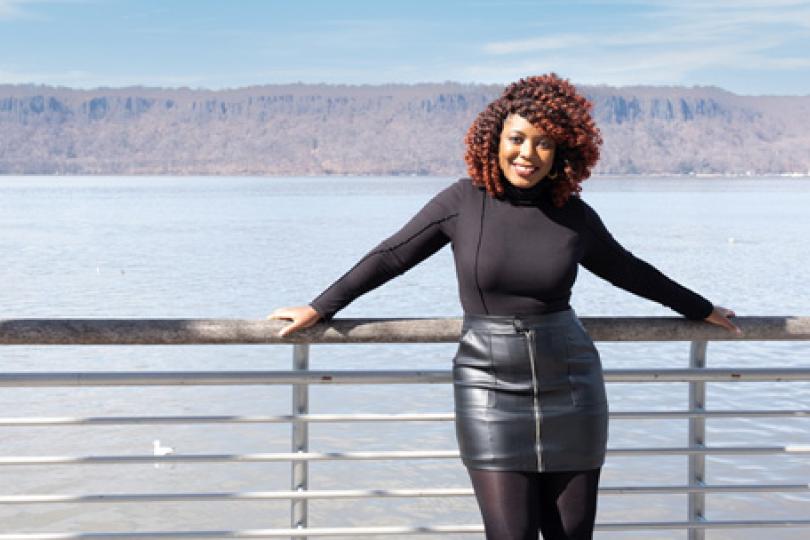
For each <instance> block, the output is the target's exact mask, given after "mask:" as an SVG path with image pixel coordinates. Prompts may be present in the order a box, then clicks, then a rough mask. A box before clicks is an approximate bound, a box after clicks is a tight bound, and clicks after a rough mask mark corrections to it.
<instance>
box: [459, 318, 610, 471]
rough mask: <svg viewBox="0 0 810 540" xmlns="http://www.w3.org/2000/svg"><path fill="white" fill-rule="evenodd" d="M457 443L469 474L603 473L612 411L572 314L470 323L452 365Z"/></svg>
mask: <svg viewBox="0 0 810 540" xmlns="http://www.w3.org/2000/svg"><path fill="white" fill-rule="evenodd" d="M453 387H454V397H455V409H456V437H457V439H458V444H459V449H460V450H461V458H462V460H463V462H464V464H465V465H466V466H467V467H471V468H474V469H490V470H504V471H571V470H586V469H594V468H597V467H601V466H602V464H603V463H604V459H605V448H606V446H607V419H608V409H607V400H606V397H605V384H604V380H603V377H602V366H601V363H600V360H599V353H598V352H597V350H596V348H595V347H594V345H593V341H591V338H590V337H589V336H588V334H587V332H586V331H585V329H584V328H583V327H582V324H581V323H580V322H579V319H577V316H576V314H575V313H574V311H573V310H571V309H569V310H566V311H559V312H555V313H547V314H543V315H533V316H527V317H499V316H483V315H466V316H465V317H464V326H463V329H462V333H461V340H460V343H459V348H458V352H457V354H456V356H455V358H454V359H453Z"/></svg>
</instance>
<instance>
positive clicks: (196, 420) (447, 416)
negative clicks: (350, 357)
mask: <svg viewBox="0 0 810 540" xmlns="http://www.w3.org/2000/svg"><path fill="white" fill-rule="evenodd" d="M610 417H611V418H613V419H616V420H654V419H666V418H748V417H769V418H770V417H777V418H779V417H785V418H810V410H775V409H774V410H748V409H739V410H723V411H703V410H699V411H686V410H683V411H611V412H610ZM454 419H455V414H454V413H451V412H446V413H391V414H387V413H386V414H373V413H358V414H351V413H347V414H302V415H298V416H295V415H291V414H282V415H262V416H252V415H245V416H239V415H226V416H59V417H45V416H42V417H19V418H0V427H31V426H74V425H75V426H117V425H130V424H136V425H137V424H283V423H289V422H293V421H295V422H310V423H321V422H323V423H336V422H449V421H452V420H454Z"/></svg>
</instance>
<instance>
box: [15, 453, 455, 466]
mask: <svg viewBox="0 0 810 540" xmlns="http://www.w3.org/2000/svg"><path fill="white" fill-rule="evenodd" d="M458 455H459V453H458V450H429V451H424V450H402V451H384V452H275V453H265V454H172V455H166V456H153V455H131V456H120V455H118V456H10V457H3V458H0V466H1V465H104V464H110V463H214V462H220V463H237V462H278V461H332V460H367V459H369V460H372V459H379V460H388V459H445V458H455V457H458Z"/></svg>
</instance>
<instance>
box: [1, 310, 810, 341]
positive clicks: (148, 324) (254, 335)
mask: <svg viewBox="0 0 810 540" xmlns="http://www.w3.org/2000/svg"><path fill="white" fill-rule="evenodd" d="M581 320H582V323H583V325H584V326H585V328H586V329H587V330H588V333H589V334H590V335H591V336H592V337H593V339H595V340H597V341H695V340H699V341H712V340H758V341H770V340H810V317H799V316H796V317H792V316H782V317H735V318H734V322H735V323H736V324H737V325H738V326H739V327H740V328H741V329H742V330H743V335H742V336H740V337H738V336H735V335H733V334H731V333H730V332H728V331H726V330H724V329H721V328H718V327H715V326H712V325H708V324H705V323H703V322H698V321H688V320H685V319H683V318H681V317H582V318H581ZM285 324H286V323H285V322H283V321H267V320H239V319H6V320H0V344H4V345H196V344H232V345H233V344H271V343H436V342H453V341H457V340H458V337H459V334H460V332H461V319H459V318H424V319H422V318H416V319H334V320H332V321H329V322H328V323H321V324H317V325H315V326H313V327H312V328H308V329H306V330H304V331H301V332H298V333H296V334H293V335H292V336H290V337H288V338H283V339H282V338H280V337H279V335H278V333H279V331H280V330H281V328H283V327H284V325H285Z"/></svg>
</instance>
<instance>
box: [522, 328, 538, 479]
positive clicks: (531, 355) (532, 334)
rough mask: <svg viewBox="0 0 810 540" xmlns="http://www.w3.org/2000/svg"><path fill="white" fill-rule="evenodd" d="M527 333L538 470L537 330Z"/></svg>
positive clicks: (527, 331)
mask: <svg viewBox="0 0 810 540" xmlns="http://www.w3.org/2000/svg"><path fill="white" fill-rule="evenodd" d="M523 333H524V334H526V345H527V346H528V348H529V363H530V364H531V369H532V408H533V410H534V451H535V453H536V454H537V470H538V471H540V470H542V468H543V467H542V465H543V458H542V448H541V446H540V399H539V396H538V390H537V371H536V370H535V358H534V344H535V332H534V330H524V331H523Z"/></svg>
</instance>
